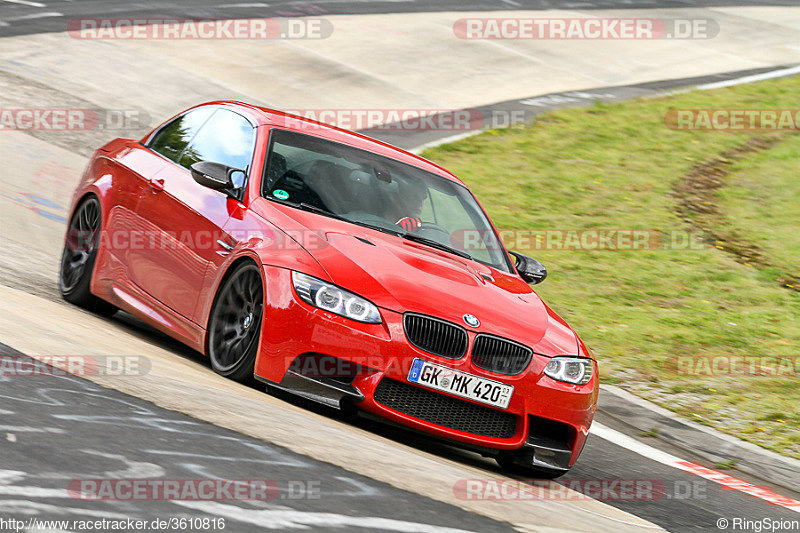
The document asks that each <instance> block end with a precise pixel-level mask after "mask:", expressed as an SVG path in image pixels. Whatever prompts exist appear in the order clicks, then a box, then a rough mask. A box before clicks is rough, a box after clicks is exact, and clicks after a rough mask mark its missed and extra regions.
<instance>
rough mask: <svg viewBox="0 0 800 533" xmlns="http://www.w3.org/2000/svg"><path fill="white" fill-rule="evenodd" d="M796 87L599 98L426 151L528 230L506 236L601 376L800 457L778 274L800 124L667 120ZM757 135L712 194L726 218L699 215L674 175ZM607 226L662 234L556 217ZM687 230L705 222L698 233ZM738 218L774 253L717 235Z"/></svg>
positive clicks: (797, 334)
mask: <svg viewBox="0 0 800 533" xmlns="http://www.w3.org/2000/svg"><path fill="white" fill-rule="evenodd" d="M797 94H800V77H792V78H785V79H780V80H773V81H769V82H763V83H759V84H749V85H740V86H736V87H730V88H726V89H720V90H715V91H702V92H701V91H696V92H689V93H683V94H679V95H673V96H669V97H663V98H658V99H640V100H633V101H628V102H623V103H613V104H608V103H599V104H596V105H594V106H593V107H590V108H580V109H578V108H576V109H566V110H560V111H556V112H553V113H550V114H547V115H544V116H542V117H540V118H539V119H538V120H537V121H536V122H535V123H533V124H529V125H524V126H517V127H513V128H509V129H502V130H489V131H486V132H484V133H482V134H481V135H478V136H475V137H471V138H468V139H465V140H462V141H459V142H456V143H453V144H448V145H443V146H440V147H437V148H434V149H430V150H428V151H426V152H425V153H424V154H423V155H424V156H425V157H427V158H429V159H431V160H433V161H435V162H437V163H440V164H442V165H443V166H444V167H446V168H448V169H449V170H451V171H453V172H454V173H455V174H456V175H457V176H459V177H460V178H461V179H462V180H463V181H464V182H465V183H466V184H467V185H468V186H469V187H471V188H472V190H473V192H474V193H475V195H476V196H477V197H478V198H479V199H480V200H481V202H482V203H483V205H484V207H485V208H486V210H487V212H488V213H489V215H490V216H491V217H492V220H493V221H494V223H495V225H496V226H497V227H498V228H501V229H504V230H517V233H516V234H511V233H509V234H508V235H512V237H514V238H512V239H511V241H512V242H508V239H506V241H507V242H506V244H507V245H509V248H511V249H517V250H519V251H521V252H523V253H528V255H532V256H534V257H536V258H537V259H539V260H541V261H542V262H543V263H544V264H545V266H547V267H548V270H549V272H550V277H549V278H548V279H547V281H545V282H544V284H542V285H540V286H538V287H536V290H537V292H538V293H539V294H540V295H541V296H542V297H543V298H544V299H545V301H547V302H548V303H549V304H550V305H551V306H552V307H554V308H555V309H556V311H557V312H559V313H560V314H561V315H562V316H564V318H565V319H567V320H568V321H569V322H570V324H571V325H572V326H573V327H574V328H575V329H576V330H577V331H578V332H579V333H580V334H581V336H582V337H583V339H584V340H585V341H586V342H587V344H588V345H589V346H590V347H592V349H593V350H594V351H595V353H596V355H597V357H598V359H599V361H600V362H601V363H600V364H601V373H602V377H603V381H604V382H606V383H616V384H618V385H621V386H623V387H625V388H627V389H628V390H630V391H632V392H634V393H636V394H638V395H640V396H642V397H645V398H647V399H649V400H652V401H654V402H656V403H658V404H661V405H662V406H664V407H667V408H669V409H671V410H673V411H675V412H677V413H679V414H681V415H683V416H685V417H687V418H689V419H692V420H694V421H697V422H701V423H703V424H706V425H708V426H711V427H714V428H717V429H719V430H721V431H723V432H726V433H729V434H732V435H735V436H738V437H740V438H743V439H745V440H748V441H751V442H754V443H756V444H759V445H761V446H764V447H767V448H770V449H773V450H775V451H778V452H780V453H783V454H786V455H790V456H794V457H798V458H800V432H799V431H798V426H800V387H798V385H797V383H798V381H797V378H798V370H800V369H798V368H797V366H794V367H793V369H792V370H791V371H787V367H786V366H785V365H786V361H789V362H793V364H795V365H797V361H798V360H797V357H798V356H800V350H798V346H800V294H798V292H795V291H792V290H791V289H787V288H786V287H782V286H781V285H780V284H779V283H778V282H777V281H776V280H777V279H778V278H779V277H780V274H781V273H786V274H798V272H797V264H798V256H800V250H799V249H798V243H800V241H798V238H800V235H799V234H798V228H800V225H799V224H798V206H800V202H798V199H800V184H798V180H797V179H795V176H796V175H797V169H798V168H800V136H798V135H796V134H793V133H791V132H783V133H781V132H772V133H768V132H767V133H765V132H760V133H753V132H750V133H745V132H740V133H732V132H713V131H686V130H673V129H670V128H668V127H667V126H666V125H665V116H667V113H668V112H669V111H670V110H675V109H714V108H721V109H729V108H730V109H778V108H788V109H793V108H796V107H797ZM747 143H751V145H753V146H756V147H758V148H757V149H755V150H752V151H745V152H743V154H742V155H741V156H740V157H737V158H736V160H735V161H731V162H730V164H729V165H728V164H727V162H726V172H725V173H724V175H720V176H717V178H718V179H720V180H722V183H721V186H720V187H718V188H716V189H715V190H714V194H713V197H712V199H711V200H703V201H711V202H712V203H716V205H715V206H714V207H715V208H716V210H717V212H718V213H719V214H720V215H721V216H719V217H714V218H711V219H708V220H704V219H698V220H700V221H701V222H702V223H701V224H696V225H693V224H692V217H693V216H694V215H695V213H692V212H686V211H681V209H680V207H679V206H680V203H681V198H680V197H679V195H680V194H681V193H680V187H679V184H680V183H681V181H682V180H684V179H685V177H686V176H688V175H690V174H691V173H692V172H696V171H697V169H698V168H700V167H702V165H703V164H705V163H707V162H709V161H713V160H714V159H715V158H719V157H720V155H721V154H723V155H724V154H736V153H737V150H738V148H739V147H742V146H743V145H745V144H747ZM709 225H710V226H711V227H709ZM704 226H705V227H704ZM598 229H604V230H643V231H647V230H650V231H651V233H650V235H651V236H652V235H655V234H657V235H661V236H665V237H666V238H664V239H663V240H661V241H659V242H658V243H657V245H656V246H655V247H646V248H644V249H637V250H634V249H617V250H591V249H581V247H580V246H578V249H573V250H564V249H555V248H554V246H558V245H559V244H561V245H565V244H567V245H568V244H570V243H569V242H568V241H563V240H558V239H555V240H554V241H553V242H548V235H554V234H556V235H557V233H556V232H557V231H562V232H566V233H562V234H564V235H567V234H571V235H581V233H579V232H581V231H584V230H598ZM687 231H688V232H699V234H695V235H694V237H696V238H695V239H689V241H688V242H689V243H691V244H687V241H686V240H685V237H686V236H687V233H686V232H687ZM731 232H733V233H735V234H736V235H737V236H739V237H740V238H742V239H746V240H748V241H750V242H753V243H754V244H755V245H757V246H758V247H759V248H760V250H761V251H762V255H763V256H764V257H767V258H768V259H769V261H768V264H761V263H759V264H748V263H747V261H742V259H741V257H736V256H735V255H734V254H731V253H729V251H727V250H725V249H724V247H722V246H715V243H714V242H713V240H711V241H709V235H719V234H729V233H731ZM536 235H538V236H539V238H536ZM529 236H532V238H531V239H529V240H528V237H529ZM694 356H703V357H705V356H712V357H721V358H723V359H722V360H721V361H723V362H724V361H725V360H726V359H725V358H728V359H727V360H732V361H736V359H730V358H736V357H751V358H752V357H768V358H772V359H768V360H766V363H767V364H771V363H770V361H771V362H773V363H775V362H778V361H781V362H782V363H783V365H784V366H783V367H780V368H782V372H781V373H780V374H779V375H769V374H768V373H767V374H768V375H752V374H751V373H750V372H748V371H744V372H732V373H728V374H726V373H725V372H724V371H723V372H716V373H715V372H711V373H709V372H707V371H706V370H707V367H706V366H703V365H697V366H693V367H692V369H691V370H689V368H688V367H687V366H680V365H678V364H677V363H676V361H678V359H677V358H678V357H681V358H686V357H694ZM777 358H793V359H777ZM691 360H692V359H690V361H691ZM751 360H752V359H751ZM681 361H683V362H685V360H684V359H681ZM697 361H702V359H697ZM745 368H747V367H745ZM712 374H713V375H712Z"/></svg>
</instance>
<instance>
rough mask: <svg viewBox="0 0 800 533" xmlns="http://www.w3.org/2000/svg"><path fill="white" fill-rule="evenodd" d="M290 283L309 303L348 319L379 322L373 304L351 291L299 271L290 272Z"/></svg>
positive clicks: (376, 310) (379, 316) (379, 315)
mask: <svg viewBox="0 0 800 533" xmlns="http://www.w3.org/2000/svg"><path fill="white" fill-rule="evenodd" d="M292 283H293V284H294V290H295V292H297V295H298V296H299V297H300V299H301V300H303V301H304V302H306V303H307V304H309V305H313V306H314V307H318V308H320V309H322V310H324V311H329V312H331V313H335V314H337V315H340V316H343V317H345V318H349V319H350V320H356V321H358V322H366V323H367V324H380V323H381V314H380V312H379V311H378V308H377V307H376V306H375V304H373V303H372V302H370V301H368V300H365V299H364V298H362V297H360V296H356V295H355V294H353V293H352V292H348V291H346V290H344V289H340V288H339V287H337V286H336V285H332V284H330V283H326V282H324V281H322V280H320V279H317V278H312V277H311V276H307V275H306V274H302V273H300V272H292Z"/></svg>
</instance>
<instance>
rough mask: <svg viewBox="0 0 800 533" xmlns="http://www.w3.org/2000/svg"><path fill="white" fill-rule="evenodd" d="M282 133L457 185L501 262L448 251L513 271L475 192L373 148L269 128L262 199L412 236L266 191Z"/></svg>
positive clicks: (504, 270)
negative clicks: (491, 240) (493, 242)
mask: <svg viewBox="0 0 800 533" xmlns="http://www.w3.org/2000/svg"><path fill="white" fill-rule="evenodd" d="M284 136H288V137H291V136H296V137H305V138H307V139H308V141H309V143H312V144H314V143H316V144H319V143H322V144H330V145H332V146H334V147H339V148H340V149H342V150H345V151H350V152H361V153H362V154H364V156H363V157H364V159H365V160H373V161H375V162H379V161H381V160H383V161H386V162H388V163H389V164H390V165H391V166H400V167H401V168H408V169H409V172H413V173H419V174H423V175H424V176H425V177H426V179H428V180H432V181H433V182H439V183H442V184H445V185H444V186H445V187H454V188H457V189H458V190H460V191H461V192H462V194H463V193H466V194H465V195H464V196H465V197H466V198H468V199H469V201H471V202H472V204H473V205H472V206H470V207H471V208H472V209H473V210H474V211H475V214H477V215H479V216H480V217H481V218H482V219H483V220H482V221H483V223H484V225H485V226H486V227H485V228H484V229H479V228H477V227H476V228H475V230H476V231H488V232H490V233H491V236H492V237H493V238H494V241H495V243H496V245H497V247H498V254H497V259H499V260H500V261H501V262H500V263H495V262H490V261H485V260H482V259H481V258H477V257H472V256H471V255H470V254H469V251H468V250H459V249H457V248H454V249H453V250H451V251H450V252H451V253H452V254H454V255H456V256H459V257H462V258H465V259H470V260H472V261H475V262H477V263H480V264H483V265H486V266H489V267H491V268H494V269H496V270H499V271H501V272H505V273H513V272H514V271H515V270H514V267H513V264H512V262H511V259H510V258H509V254H508V251H507V250H506V248H505V245H504V244H503V242H502V241H501V240H500V236H499V235H498V233H497V230H496V229H495V227H494V225H493V224H492V223H491V220H490V219H489V216H488V215H487V214H486V212H485V211H484V210H483V207H482V206H481V205H480V203H479V202H478V200H477V199H476V198H475V195H474V194H472V191H470V190H469V188H468V187H467V186H465V185H463V184H461V183H458V182H456V181H454V180H451V179H449V178H446V177H444V176H441V175H439V174H436V173H434V172H431V171H429V170H425V169H423V168H420V167H418V166H416V165H413V164H409V163H406V162H403V161H400V160H398V159H395V158H393V157H390V156H386V155H383V154H379V153H376V152H373V151H371V150H368V149H364V148H359V147H357V146H353V145H350V144H347V143H343V142H339V141H334V140H331V139H328V138H325V137H321V136H318V135H312V134H308V133H302V132H298V131H295V130H291V129H285V128H280V127H272V128H270V131H269V137H268V149H267V152H266V155H265V160H264V165H263V169H262V173H261V186H260V187H259V189H260V191H259V194H260V196H262V197H263V198H264V199H266V200H268V201H270V202H273V203H276V204H279V205H284V206H287V207H291V208H294V209H298V210H301V211H306V212H310V213H314V214H318V215H320V216H325V217H329V218H333V219H335V220H340V221H342V222H347V223H350V224H353V225H356V226H360V227H366V228H369V229H372V230H375V231H380V232H382V233H388V234H391V235H395V236H398V237H401V238H405V237H406V236H407V235H412V236H416V234H415V233H410V232H406V231H403V229H402V228H401V227H400V226H398V227H397V228H396V229H394V228H387V227H382V226H378V225H373V224H370V223H367V222H363V221H359V220H352V219H350V218H348V217H346V216H343V215H342V214H340V213H336V212H334V211H333V210H330V209H327V208H322V207H319V206H315V205H311V204H308V203H306V202H302V201H300V202H294V201H291V200H289V199H288V198H286V199H284V198H277V197H274V196H273V195H272V194H270V191H271V190H272V189H273V188H274V185H275V184H274V183H270V174H269V171H270V164H271V163H272V158H273V152H274V147H275V144H276V142H278V140H279V138H281V137H284ZM281 144H285V145H287V146H292V145H291V144H288V143H285V142H283V143H281ZM297 147H298V148H299V149H304V150H309V151H311V149H309V148H306V147H304V146H297ZM320 155H330V154H324V153H323V152H320ZM340 157H341V156H340ZM285 174H286V173H284V175H285ZM273 192H274V191H273ZM326 211H327V212H326ZM465 214H466V215H467V216H469V217H470V218H472V217H471V215H470V213H469V212H468V211H466V209H465ZM473 223H474V221H473ZM390 224H391V223H390ZM476 226H477V225H476ZM408 240H409V241H410V242H416V243H419V244H422V245H423V246H428V247H431V248H434V249H438V250H443V249H445V248H447V247H448V246H447V245H446V244H444V243H440V242H438V241H436V242H437V244H439V246H432V245H429V244H426V243H424V242H421V240H416V239H414V240H412V239H408ZM428 240H432V241H435V239H428ZM490 255H491V254H490Z"/></svg>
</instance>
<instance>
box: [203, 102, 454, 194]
mask: <svg viewBox="0 0 800 533" xmlns="http://www.w3.org/2000/svg"><path fill="white" fill-rule="evenodd" d="M204 106H223V107H229V108H234V109H238V110H239V111H242V112H246V113H247V114H248V115H249V116H250V117H251V118H252V119H254V120H255V121H256V123H257V124H258V125H259V126H271V127H279V128H282V129H287V130H290V131H296V132H299V133H305V134H308V135H314V136H317V137H321V138H323V139H327V140H330V141H335V142H339V143H342V144H347V145H349V146H353V147H355V148H361V149H362V150H367V151H370V152H374V153H376V154H379V155H383V156H386V157H390V158H392V159H395V160H397V161H400V162H403V163H406V164H409V165H413V166H415V167H418V168H421V169H423V170H427V171H428V172H432V173H434V174H436V175H438V176H441V177H443V178H446V179H449V180H451V181H454V182H456V183H459V184H461V185H464V184H463V183H462V181H461V180H459V179H458V178H457V177H456V176H455V175H453V174H452V173H450V172H449V171H448V170H446V169H445V168H443V167H441V166H439V165H437V164H436V163H433V162H432V161H429V160H427V159H425V158H424V157H420V156H418V155H416V154H412V153H411V152H408V151H406V150H403V149H401V148H398V147H396V146H392V145H391V144H388V143H385V142H383V141H379V140H377V139H373V138H371V137H367V136H366V135H362V134H360V133H356V132H354V131H350V130H345V129H342V128H338V127H336V126H331V125H329V124H325V123H322V122H317V121H316V120H311V119H309V118H305V117H302V116H299V115H293V114H291V113H285V112H283V111H280V110H277V109H270V108H268V107H260V106H256V105H252V104H248V103H245V102H239V101H235V100H221V101H216V102H208V103H205V104H201V105H199V106H195V108H197V107H204Z"/></svg>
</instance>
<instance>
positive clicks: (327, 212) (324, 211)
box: [294, 202, 350, 222]
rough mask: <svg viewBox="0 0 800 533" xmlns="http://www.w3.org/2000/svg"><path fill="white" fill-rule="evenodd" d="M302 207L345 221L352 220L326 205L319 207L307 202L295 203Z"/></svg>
mask: <svg viewBox="0 0 800 533" xmlns="http://www.w3.org/2000/svg"><path fill="white" fill-rule="evenodd" d="M294 205H296V206H297V207H299V208H300V209H304V210H306V211H311V212H312V213H317V214H318V215H325V216H326V217H331V218H335V219H337V220H344V221H345V222H350V220H349V219H346V218H344V217H343V216H342V215H337V214H336V213H334V212H333V211H331V210H330V209H325V208H324V207H318V206H316V205H313V204H307V203H305V202H302V203H299V204H294Z"/></svg>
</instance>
